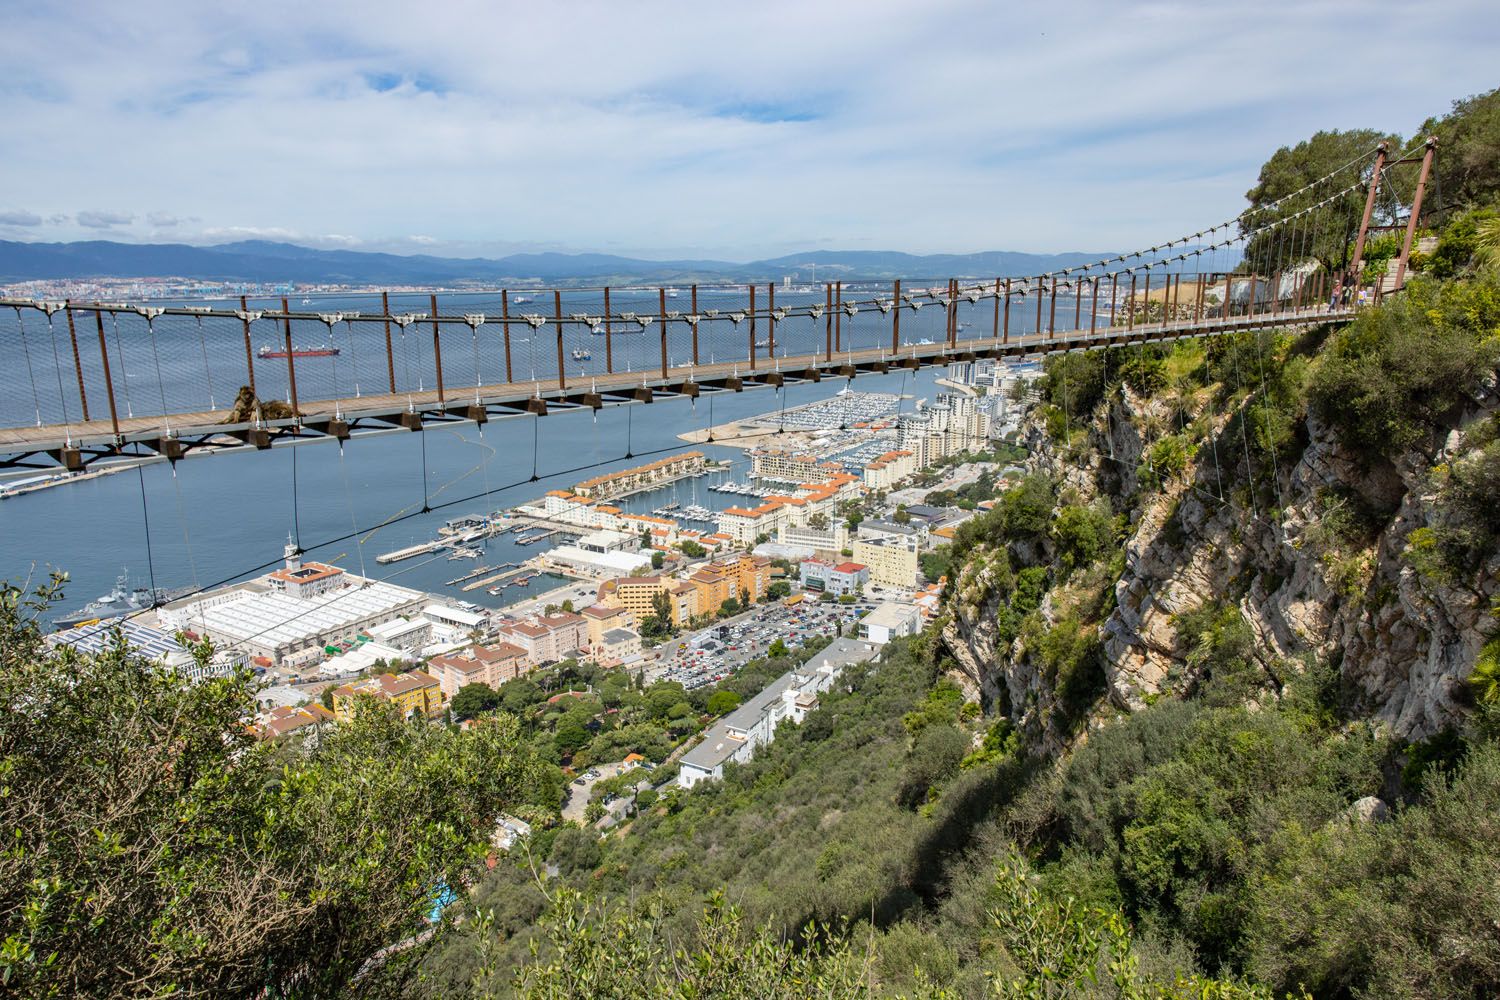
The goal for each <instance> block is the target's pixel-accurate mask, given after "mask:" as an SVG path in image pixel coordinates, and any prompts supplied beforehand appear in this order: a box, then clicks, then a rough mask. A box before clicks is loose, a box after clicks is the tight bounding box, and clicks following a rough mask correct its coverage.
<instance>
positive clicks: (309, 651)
mask: <svg viewBox="0 0 1500 1000" xmlns="http://www.w3.org/2000/svg"><path fill="white" fill-rule="evenodd" d="M301 556H302V553H301V550H299V549H298V548H297V547H296V546H295V545H288V546H287V552H286V566H285V568H284V569H281V570H277V571H276V572H275V573H272V574H269V575H268V576H265V577H261V578H259V579H258V580H252V581H250V582H249V583H241V584H235V585H233V586H231V587H225V588H222V589H219V590H214V591H209V592H206V593H202V594H194V595H192V596H190V597H185V598H183V599H181V600H178V601H171V602H169V603H167V604H165V605H163V606H162V607H161V608H159V609H158V611H157V617H158V618H159V619H160V621H161V622H162V624H163V625H164V626H166V627H167V628H170V629H173V630H186V631H189V632H193V633H195V634H198V635H204V636H207V637H208V638H210V639H212V640H213V641H214V643H215V645H218V646H220V647H223V648H233V649H235V650H239V651H243V652H245V653H246V654H247V655H249V656H250V657H251V660H252V661H253V662H255V661H257V660H259V661H264V662H265V663H266V664H268V665H275V666H289V667H296V666H302V665H304V664H309V663H316V662H318V661H319V660H321V659H322V658H323V656H324V655H325V654H332V653H337V652H340V651H341V649H340V647H341V646H342V647H344V648H347V647H348V646H351V645H353V644H354V643H355V642H357V641H359V639H360V637H361V636H362V635H367V634H368V630H369V629H370V628H373V627H374V626H376V625H381V624H384V623H385V622H388V621H392V620H394V619H397V618H412V617H416V616H417V615H418V614H419V613H420V612H421V610H422V608H424V607H425V606H426V605H427V603H428V602H429V601H430V598H429V597H428V596H427V595H426V594H423V593H421V592H420V591H416V590H408V589H407V588H405V587H397V586H395V585H393V584H389V583H382V582H380V581H378V580H367V579H361V578H360V577H356V576H351V575H349V574H347V573H345V572H344V571H343V570H341V569H338V568H337V567H334V566H327V565H325V564H323V563H308V564H306V565H304V564H303V563H302V561H301Z"/></svg>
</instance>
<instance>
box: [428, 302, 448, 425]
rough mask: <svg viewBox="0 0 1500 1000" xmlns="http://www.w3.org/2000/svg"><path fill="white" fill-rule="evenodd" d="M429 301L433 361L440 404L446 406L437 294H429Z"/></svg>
mask: <svg viewBox="0 0 1500 1000" xmlns="http://www.w3.org/2000/svg"><path fill="white" fill-rule="evenodd" d="M428 303H429V304H430V305H431V306H432V363H433V367H435V368H436V369H437V387H438V406H446V405H447V400H446V399H444V398H443V345H442V343H441V342H440V341H439V340H438V305H437V296H436V295H432V296H429V297H428Z"/></svg>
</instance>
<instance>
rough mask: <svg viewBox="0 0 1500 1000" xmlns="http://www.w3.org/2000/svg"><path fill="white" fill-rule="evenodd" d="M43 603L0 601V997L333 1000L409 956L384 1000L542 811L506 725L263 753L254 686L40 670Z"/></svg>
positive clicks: (357, 730) (367, 731)
mask: <svg viewBox="0 0 1500 1000" xmlns="http://www.w3.org/2000/svg"><path fill="white" fill-rule="evenodd" d="M49 597H50V593H49V592H48V591H47V590H46V589H44V591H43V592H42V593H40V594H38V595H36V596H32V597H27V596H26V595H24V594H22V593H20V592H18V591H17V590H15V589H14V588H12V587H8V586H7V587H3V588H0V824H3V829H4V831H5V846H4V848H3V849H0V982H3V984H4V990H3V991H4V993H5V994H6V995H7V996H14V997H81V996H89V997H103V996H163V995H171V996H181V997H215V998H218V997H247V998H248V997H264V996H267V995H284V996H290V995H296V996H305V997H324V996H328V997H331V996H341V995H345V991H346V990H347V989H348V988H349V986H350V984H351V981H352V980H353V979H354V977H355V976H356V974H359V973H360V970H361V968H362V967H364V966H366V963H367V962H371V960H372V958H374V957H375V955H376V953H377V951H378V950H379V949H381V948H384V947H385V946H387V945H390V944H392V943H394V942H396V941H399V940H401V939H403V938H412V939H413V940H412V942H411V943H412V947H410V948H408V949H406V950H403V951H400V952H394V953H390V954H389V955H388V956H386V960H385V961H378V962H373V963H372V964H371V965H370V966H368V967H366V968H365V971H364V976H365V980H366V984H367V988H368V989H370V990H375V989H377V987H381V986H382V985H385V986H389V987H390V988H392V989H396V988H399V985H400V984H401V983H402V982H404V981H406V979H407V977H409V976H410V975H411V973H412V971H413V969H414V967H415V960H417V959H419V958H420V957H421V956H422V955H423V953H424V950H425V949H424V947H423V945H422V943H421V939H418V938H416V935H418V934H419V933H420V932H421V931H423V930H424V929H425V928H427V927H428V926H429V925H428V922H427V919H426V917H427V914H428V911H429V910H430V909H431V908H432V906H433V903H434V900H435V899H436V897H437V896H439V895H440V894H441V893H442V892H443V891H444V888H445V887H446V886H462V885H464V884H466V883H467V882H468V881H469V880H470V878H471V876H472V872H473V866H474V864H475V862H476V861H477V860H479V859H481V858H483V856H484V853H485V851H486V850H487V849H488V843H487V842H488V838H489V835H490V833H491V831H492V830H493V828H494V817H495V815H496V814H497V813H498V812H500V811H501V810H503V809H509V810H517V811H521V812H525V811H526V809H525V807H526V806H527V805H528V803H530V804H536V805H545V803H546V801H547V797H548V795H549V793H550V792H549V783H548V781H547V776H546V774H545V773H544V772H545V770H546V769H545V766H544V765H543V763H542V762H541V761H540V760H539V759H538V758H537V757H536V756H535V755H534V754H533V753H531V752H530V751H529V750H528V749H527V747H526V745H525V742H524V740H523V739H522V736H521V733H520V729H519V727H518V725H517V724H516V722H515V720H514V719H512V718H509V717H507V716H496V717H493V718H491V719H489V720H487V722H486V724H484V725H481V726H477V727H474V728H472V729H470V730H467V731H460V730H457V729H450V728H448V727H445V726H440V725H430V724H428V723H427V722H426V721H425V720H418V721H415V722H407V721H405V720H403V719H401V718H400V717H399V716H398V715H397V714H396V713H395V711H394V710H388V711H382V710H381V709H380V708H379V707H378V706H377V705H375V704H373V703H372V704H371V705H368V706H366V707H365V708H364V709H362V710H361V711H360V712H359V713H358V714H357V718H356V719H355V720H354V721H352V722H349V723H346V724H343V725H340V726H338V727H337V728H335V729H331V730H329V731H327V732H325V733H323V734H322V738H321V740H319V741H318V742H317V744H316V746H283V745H279V744H275V743H267V742H261V741H257V740H256V739H255V738H254V737H253V736H251V735H250V734H249V733H248V731H247V728H246V724H247V722H248V721H249V719H250V717H251V716H252V715H253V713H254V710H255V700H254V694H255V690H256V684H255V682H254V681H253V680H252V679H251V678H250V676H249V675H248V674H236V675H233V676H230V677H224V678H217V679H210V680H205V681H201V682H198V683H191V682H189V681H188V680H187V678H186V677H184V676H181V675H178V674H176V673H174V672H171V671H167V670H164V669H162V668H159V667H157V666H155V665H153V664H151V663H148V662H147V661H144V660H142V659H141V658H139V657H137V656H135V655H133V654H131V653H130V652H129V650H128V648H127V647H126V645H125V643H124V641H123V640H121V641H119V642H117V643H116V645H115V646H113V647H112V648H111V649H109V650H107V651H106V652H104V653H101V654H99V655H92V654H84V653H79V652H77V651H75V650H72V649H70V648H67V647H62V648H59V649H56V650H53V649H49V648H48V647H46V645H45V644H44V643H43V641H42V638H41V635H40V634H39V631H38V628H37V622H38V621H39V620H45V617H46V606H47V603H48V600H49ZM207 652H208V651H207V650H206V649H203V650H200V655H207ZM435 789H441V790H442V794H440V795H435V794H433V791H434V790H435Z"/></svg>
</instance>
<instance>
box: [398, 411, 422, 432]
mask: <svg viewBox="0 0 1500 1000" xmlns="http://www.w3.org/2000/svg"><path fill="white" fill-rule="evenodd" d="M397 423H399V424H400V425H401V426H402V427H405V428H406V429H407V430H409V431H419V430H421V429H422V415H421V414H420V413H412V412H411V411H410V410H407V411H406V412H405V413H403V414H401V416H400V418H399V419H398V420H397Z"/></svg>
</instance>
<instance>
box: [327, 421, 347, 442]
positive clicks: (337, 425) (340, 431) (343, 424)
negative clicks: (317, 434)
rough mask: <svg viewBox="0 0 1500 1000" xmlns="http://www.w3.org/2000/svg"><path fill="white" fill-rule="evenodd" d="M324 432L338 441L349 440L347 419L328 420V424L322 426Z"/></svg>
mask: <svg viewBox="0 0 1500 1000" xmlns="http://www.w3.org/2000/svg"><path fill="white" fill-rule="evenodd" d="M324 432H325V433H327V435H328V436H329V437H332V438H338V439H339V440H340V441H347V440H349V421H347V420H330V421H328V426H327V427H325V428H324Z"/></svg>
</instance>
